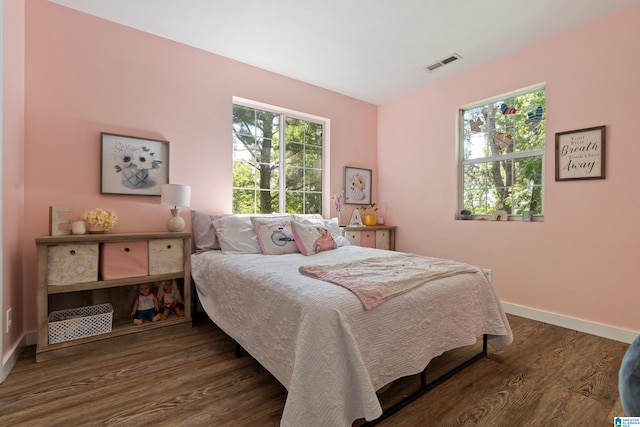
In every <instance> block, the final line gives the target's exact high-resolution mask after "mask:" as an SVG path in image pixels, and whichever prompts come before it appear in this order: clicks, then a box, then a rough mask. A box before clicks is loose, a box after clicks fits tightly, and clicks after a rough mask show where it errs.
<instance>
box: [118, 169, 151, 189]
mask: <svg viewBox="0 0 640 427" xmlns="http://www.w3.org/2000/svg"><path fill="white" fill-rule="evenodd" d="M148 183H149V171H148V170H147V169H138V168H124V169H123V170H122V184H124V186H125V187H129V188H141V187H144V186H146V185H147V184H148Z"/></svg>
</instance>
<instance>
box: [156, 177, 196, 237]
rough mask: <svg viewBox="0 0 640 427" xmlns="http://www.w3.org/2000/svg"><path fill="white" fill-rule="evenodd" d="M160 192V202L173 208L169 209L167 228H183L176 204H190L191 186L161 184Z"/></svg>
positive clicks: (185, 205) (170, 229)
mask: <svg viewBox="0 0 640 427" xmlns="http://www.w3.org/2000/svg"><path fill="white" fill-rule="evenodd" d="M161 194H162V196H161V199H160V203H161V204H163V205H168V206H173V209H171V218H169V220H167V230H169V231H182V230H184V225H185V224H184V219H182V217H181V216H180V208H179V207H178V206H182V207H188V206H189V205H190V203H191V186H190V185H179V184H163V185H162V192H161Z"/></svg>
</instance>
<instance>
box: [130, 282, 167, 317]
mask: <svg viewBox="0 0 640 427" xmlns="http://www.w3.org/2000/svg"><path fill="white" fill-rule="evenodd" d="M158 311H159V306H158V298H157V297H156V294H155V292H152V289H151V283H141V284H139V285H138V295H136V299H135V302H134V303H133V310H131V316H134V317H135V319H133V323H134V324H136V325H142V322H144V321H145V319H149V320H151V321H152V322H157V321H158V320H160V317H161V316H160V313H158Z"/></svg>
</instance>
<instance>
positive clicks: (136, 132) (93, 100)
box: [24, 0, 377, 330]
mask: <svg viewBox="0 0 640 427" xmlns="http://www.w3.org/2000/svg"><path fill="white" fill-rule="evenodd" d="M26 23H27V36H26V42H27V43H26V159H27V161H26V162H25V174H26V183H25V184H26V190H25V224H26V226H25V233H24V246H25V250H24V263H25V277H24V300H25V305H26V312H25V326H24V327H25V329H26V330H33V329H35V327H36V323H35V322H36V321H35V312H34V311H35V283H36V275H35V269H34V266H35V262H36V258H35V245H34V243H33V242H34V239H35V238H36V237H37V236H42V235H46V234H47V233H48V206H50V205H56V206H70V207H72V208H73V214H72V215H71V216H72V217H74V216H79V215H81V213H82V212H83V211H84V210H86V209H90V208H94V207H103V208H110V209H113V210H115V211H116V213H117V214H118V216H119V217H120V219H119V222H118V224H117V226H116V228H115V229H114V232H127V231H164V230H165V229H166V228H165V223H166V220H167V218H168V217H169V211H168V208H167V207H166V206H161V205H160V204H159V203H160V200H159V197H142V196H116V195H100V194H99V192H100V137H99V134H100V132H101V131H104V132H111V133H118V134H126V135H133V136H139V137H146V138H154V139H162V140H167V141H169V142H170V180H171V182H173V183H183V184H190V185H191V186H192V198H191V207H192V208H194V209H200V210H209V211H214V212H229V211H230V210H231V178H232V177H231V120H232V118H231V114H232V107H231V106H232V97H233V96H240V97H243V98H248V99H252V100H255V101H260V102H264V103H267V104H271V105H276V106H280V107H285V108H289V109H293V110H298V111H303V112H306V113H309V114H314V115H317V116H322V117H326V118H329V119H330V120H331V151H330V158H331V169H330V177H331V183H330V188H329V191H330V193H334V192H337V191H339V189H340V188H342V179H343V178H342V175H343V173H342V170H343V166H345V165H346V164H349V165H353V166H360V167H367V168H372V169H375V168H376V167H377V164H376V132H377V129H376V119H377V118H376V114H377V108H376V106H374V105H371V104H367V103H364V102H360V101H357V100H354V99H352V98H349V97H346V96H343V95H339V94H337V93H334V92H330V91H327V90H323V89H320V88H317V87H314V86H311V85H308V84H304V83H301V82H299V81H296V80H292V79H289V78H286V77H283V76H280V75H276V74H273V73H269V72H266V71H263V70H260V69H257V68H254V67H250V66H247V65H244V64H241V63H238V62H235V61H231V60H228V59H225V58H222V57H220V56H217V55H212V54H209V53H206V52H204V51H201V50H198V49H195V48H190V47H187V46H185V45H181V44H178V43H175V42H172V41H169V40H166V39H161V38H158V37H155V36H152V35H150V34H145V33H142V32H140V31H137V30H133V29H130V28H127V27H124V26H121V25H118V24H114V23H111V22H108V21H105V20H102V19H98V18H95V17H93V16H90V15H86V14H83V13H80V12H77V11H75V10H72V9H69V8H66V7H63V6H60V5H57V4H53V3H50V2H48V1H46V0H30V1H29V2H27V6H26ZM374 188H375V187H374ZM331 214H335V212H331ZM183 217H184V218H185V219H186V220H187V221H188V220H189V212H188V210H183ZM188 222H189V221H188Z"/></svg>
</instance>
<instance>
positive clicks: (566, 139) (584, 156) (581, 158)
mask: <svg viewBox="0 0 640 427" xmlns="http://www.w3.org/2000/svg"><path fill="white" fill-rule="evenodd" d="M605 131H606V127H605V126H595V127H590V128H585V129H578V130H572V131H566V132H558V133H556V181H570V180H580V179H604V177H605V146H606V140H605V136H606V135H605Z"/></svg>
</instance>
